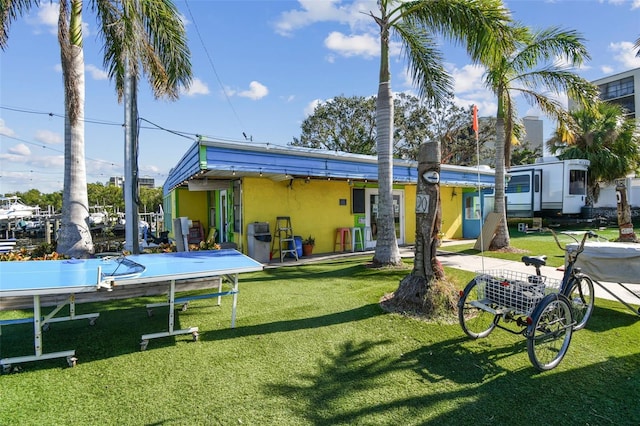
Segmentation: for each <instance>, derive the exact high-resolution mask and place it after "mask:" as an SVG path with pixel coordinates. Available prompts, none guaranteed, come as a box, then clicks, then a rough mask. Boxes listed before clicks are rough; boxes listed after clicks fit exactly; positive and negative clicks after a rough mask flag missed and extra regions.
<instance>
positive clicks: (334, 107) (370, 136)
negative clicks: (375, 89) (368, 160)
mask: <svg viewBox="0 0 640 426" xmlns="http://www.w3.org/2000/svg"><path fill="white" fill-rule="evenodd" d="M375 122H376V104H375V98H373V97H367V98H365V97H364V96H352V97H348V98H347V97H344V96H336V97H335V98H333V99H330V100H328V101H326V102H322V103H320V104H318V105H317V106H316V107H315V108H314V110H313V113H312V114H311V115H310V116H308V117H307V118H305V120H304V121H303V122H302V132H301V134H300V139H298V138H293V142H290V143H289V145H293V146H304V147H307V148H317V149H327V150H330V151H342V152H350V153H353V154H365V155H374V154H375Z"/></svg>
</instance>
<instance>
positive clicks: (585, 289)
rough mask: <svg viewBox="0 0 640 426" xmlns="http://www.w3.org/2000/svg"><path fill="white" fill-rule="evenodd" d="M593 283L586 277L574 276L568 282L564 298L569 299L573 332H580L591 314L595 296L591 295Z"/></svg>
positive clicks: (581, 275)
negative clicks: (573, 323)
mask: <svg viewBox="0 0 640 426" xmlns="http://www.w3.org/2000/svg"><path fill="white" fill-rule="evenodd" d="M593 293H594V290H593V281H592V280H591V278H589V277H588V276H586V275H583V274H576V276H575V277H572V278H571V280H570V281H569V286H568V287H567V292H566V293H565V296H567V299H569V303H570V304H571V309H572V312H573V320H574V321H575V325H574V326H573V329H574V330H580V329H582V328H584V326H585V325H587V321H589V317H590V316H591V313H592V312H593V304H594V301H595V295H594V294H593Z"/></svg>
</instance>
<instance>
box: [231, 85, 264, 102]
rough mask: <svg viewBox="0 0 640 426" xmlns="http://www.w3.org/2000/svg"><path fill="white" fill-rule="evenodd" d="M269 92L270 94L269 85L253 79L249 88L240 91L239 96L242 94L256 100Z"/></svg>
mask: <svg viewBox="0 0 640 426" xmlns="http://www.w3.org/2000/svg"><path fill="white" fill-rule="evenodd" d="M268 94H269V89H267V86H265V85H263V84H261V83H259V82H257V81H252V82H251V83H249V90H244V91H242V92H238V96H242V97H243V98H249V99H253V100H254V101H255V100H258V99H262V98H264V97H265V96H267V95H268Z"/></svg>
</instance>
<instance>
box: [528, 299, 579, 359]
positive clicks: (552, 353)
mask: <svg viewBox="0 0 640 426" xmlns="http://www.w3.org/2000/svg"><path fill="white" fill-rule="evenodd" d="M530 318H531V319H530V325H529V326H528V328H527V332H526V336H527V352H528V353H529V360H530V361H531V363H532V364H533V366H534V367H536V368H537V369H538V370H540V371H545V370H551V369H552V368H555V367H556V366H557V365H558V364H559V363H560V361H562V358H564V356H565V354H566V353H567V349H569V344H570V343H571V335H572V333H573V326H574V324H573V317H572V313H571V305H570V303H569V301H568V300H567V298H566V297H565V296H563V295H561V294H549V295H547V296H546V297H545V298H544V299H542V300H541V301H540V303H538V305H537V306H536V308H535V309H534V310H533V312H532V314H531V317H530Z"/></svg>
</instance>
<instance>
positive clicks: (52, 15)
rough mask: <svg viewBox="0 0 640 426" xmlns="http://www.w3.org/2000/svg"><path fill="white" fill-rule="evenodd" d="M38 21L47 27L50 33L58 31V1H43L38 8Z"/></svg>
mask: <svg viewBox="0 0 640 426" xmlns="http://www.w3.org/2000/svg"><path fill="white" fill-rule="evenodd" d="M37 17H38V23H39V24H41V25H44V26H45V27H47V28H48V31H49V32H50V33H52V34H57V33H58V18H59V17H60V5H59V3H45V4H43V5H42V6H40V9H39V10H38V14H37Z"/></svg>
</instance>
